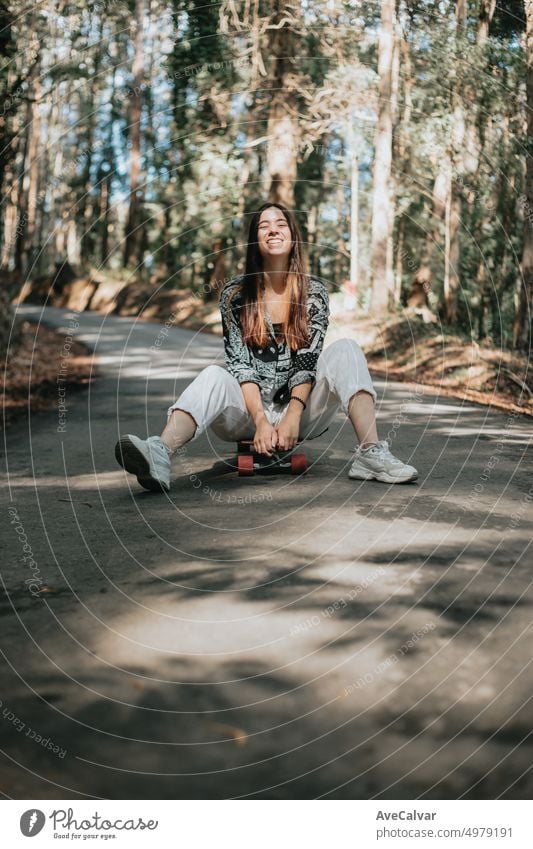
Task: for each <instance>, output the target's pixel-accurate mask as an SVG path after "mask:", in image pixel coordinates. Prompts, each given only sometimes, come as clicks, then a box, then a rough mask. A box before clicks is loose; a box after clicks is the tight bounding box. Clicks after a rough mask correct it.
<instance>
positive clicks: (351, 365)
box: [168, 339, 377, 442]
mask: <svg viewBox="0 0 533 849" xmlns="http://www.w3.org/2000/svg"><path fill="white" fill-rule="evenodd" d="M361 391H365V392H368V393H369V394H370V395H372V397H373V398H374V402H375V401H376V397H377V395H376V390H375V389H374V386H373V384H372V378H371V377H370V374H369V371H368V366H367V363H366V357H365V355H364V353H363V351H362V349H361V348H360V346H359V345H358V344H357V342H355V341H354V340H352V339H338V340H337V341H336V342H333V343H332V344H331V345H329V346H328V347H327V348H326V349H325V350H324V351H323V352H322V353H321V354H320V356H319V358H318V363H317V371H316V383H315V385H314V386H313V388H312V390H311V394H310V396H309V399H308V401H307V408H306V409H305V410H304V412H303V414H302V418H301V425H300V438H301V439H313V438H314V437H316V436H319V435H320V434H321V433H322V432H323V431H324V430H325V429H326V428H327V426H328V425H329V423H330V422H331V420H332V419H333V417H334V416H335V414H336V413H337V411H338V410H339V408H340V409H342V410H343V412H344V413H346V414H348V405H349V402H350V399H351V398H352V397H353V396H354V395H355V394H356V393H357V392H361ZM263 406H264V409H265V414H266V416H267V418H268V420H269V421H270V423H271V424H272V425H275V426H276V425H278V424H279V422H280V421H281V419H282V418H283V416H284V414H285V412H286V410H287V405H280V404H274V402H273V401H265V400H263ZM173 410H184V411H185V412H186V413H189V414H190V415H191V416H192V417H193V419H194V420H195V422H196V424H197V425H198V427H197V430H196V433H195V435H194V438H195V439H196V437H198V436H200V434H202V433H203V432H204V431H205V430H206V428H208V427H209V428H211V430H212V431H213V432H214V433H215V434H216V435H217V436H218V437H220V438H221V439H223V440H226V441H228V442H236V441H238V440H239V439H253V436H254V433H255V426H254V423H253V420H252V418H251V416H250V414H249V413H248V410H247V409H246V405H245V403H244V397H243V394H242V391H241V387H240V385H239V382H238V381H237V380H236V378H234V377H233V376H232V375H231V374H230V373H229V372H228V371H226V369H224V368H222V366H216V365H212V366H207V368H205V369H203V371H202V372H200V374H199V375H198V377H197V378H195V379H194V380H193V381H192V383H190V384H189V386H188V387H187V388H186V389H185V391H184V392H182V394H181V395H180V397H179V398H178V399H177V401H175V403H174V404H172V406H171V407H169V409H168V416H170V415H171V413H172V412H173Z"/></svg>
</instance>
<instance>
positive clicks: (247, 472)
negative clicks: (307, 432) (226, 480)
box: [237, 439, 307, 477]
mask: <svg viewBox="0 0 533 849" xmlns="http://www.w3.org/2000/svg"><path fill="white" fill-rule="evenodd" d="M299 444H300V443H299V442H298V443H297V445H299ZM306 471H307V455H306V454H303V453H302V452H300V453H297V454H293V453H292V452H291V451H278V450H276V449H274V451H273V453H272V456H271V457H269V456H268V455H266V454H258V453H257V451H255V449H254V444H253V441H252V440H251V439H243V440H241V441H240V442H238V443H237V473H238V474H239V476H240V477H250V476H252V475H254V474H255V473H256V472H263V473H267V474H268V473H269V472H270V473H275V472H289V473H290V474H291V475H303V474H305V473H306Z"/></svg>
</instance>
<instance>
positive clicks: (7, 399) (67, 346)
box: [0, 321, 95, 425]
mask: <svg viewBox="0 0 533 849" xmlns="http://www.w3.org/2000/svg"><path fill="white" fill-rule="evenodd" d="M63 364H64V365H63ZM92 364H93V357H92V354H91V352H90V351H89V349H88V348H86V347H85V345H82V344H81V343H80V342H78V341H76V340H70V339H69V340H68V341H67V335H66V334H64V333H60V332H59V331H57V330H52V329H50V328H48V327H45V326H44V325H42V324H40V325H38V324H34V323H32V322H29V321H24V322H22V324H21V326H20V333H19V338H18V340H17V344H16V346H13V347H12V348H11V349H10V351H9V353H8V355H7V358H6V360H5V361H4V362H3V363H2V387H1V390H2V391H1V394H0V398H1V402H2V407H3V410H4V417H5V423H6V425H12V424H13V422H14V421H15V420H17V419H18V418H19V417H20V416H23V415H24V414H25V413H27V411H28V405H29V402H30V401H31V410H32V412H37V411H41V410H48V409H51V408H52V407H54V406H56V405H57V404H58V397H59V395H58V389H59V387H60V386H61V387H65V386H68V387H70V388H72V387H76V386H85V385H87V384H88V383H91V382H92V381H93V380H94V377H95V373H94V369H93V368H92ZM59 381H61V383H60V382H59Z"/></svg>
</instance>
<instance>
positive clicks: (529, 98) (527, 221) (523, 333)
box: [513, 0, 533, 350]
mask: <svg viewBox="0 0 533 849" xmlns="http://www.w3.org/2000/svg"><path fill="white" fill-rule="evenodd" d="M524 8H525V13H526V58H527V70H526V104H527V109H526V113H527V119H526V120H527V147H526V154H525V160H526V168H525V171H526V174H525V183H524V193H523V195H522V198H521V201H522V212H523V216H524V246H523V249H522V261H521V263H520V278H521V285H520V290H519V296H518V299H517V300H518V303H517V305H516V314H515V316H516V317H515V321H514V326H513V344H514V346H515V347H517V348H522V349H524V350H531V337H532V328H533V321H532V314H531V313H532V310H533V0H524Z"/></svg>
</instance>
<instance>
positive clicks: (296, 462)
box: [291, 454, 307, 475]
mask: <svg viewBox="0 0 533 849" xmlns="http://www.w3.org/2000/svg"><path fill="white" fill-rule="evenodd" d="M306 471H307V457H306V455H305V454H293V455H292V457H291V474H293V475H304V474H305V473H306Z"/></svg>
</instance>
